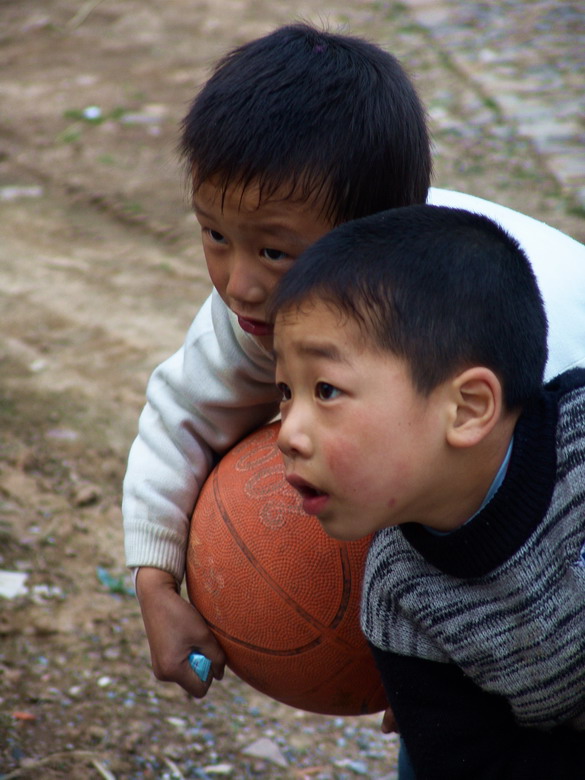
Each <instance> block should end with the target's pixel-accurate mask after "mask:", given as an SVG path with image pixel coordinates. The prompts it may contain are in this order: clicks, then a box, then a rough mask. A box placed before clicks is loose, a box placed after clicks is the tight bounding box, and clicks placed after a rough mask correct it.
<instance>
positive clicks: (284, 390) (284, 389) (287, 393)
mask: <svg viewBox="0 0 585 780" xmlns="http://www.w3.org/2000/svg"><path fill="white" fill-rule="evenodd" d="M276 386H277V387H278V389H279V390H280V392H281V394H282V398H281V403H282V401H290V399H291V398H292V393H291V390H290V387H289V386H288V385H287V384H285V383H284V382H278V383H277V385H276Z"/></svg>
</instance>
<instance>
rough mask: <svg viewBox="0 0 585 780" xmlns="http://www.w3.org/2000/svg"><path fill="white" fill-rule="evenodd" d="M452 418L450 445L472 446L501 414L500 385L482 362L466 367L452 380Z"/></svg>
mask: <svg viewBox="0 0 585 780" xmlns="http://www.w3.org/2000/svg"><path fill="white" fill-rule="evenodd" d="M450 395H451V407H450V408H451V418H450V424H449V428H448V431H447V441H448V443H449V444H450V445H451V446H452V447H473V446H474V445H475V444H478V443H479V442H480V441H482V440H483V439H484V438H485V437H486V436H487V435H488V433H490V431H491V430H492V429H493V427H494V426H495V424H496V423H497V422H498V420H499V419H500V418H501V415H502V406H503V398H502V395H503V391H502V385H501V382H500V380H499V379H498V377H497V376H496V375H495V374H494V372H493V371H491V370H490V369H489V368H485V366H474V367H473V368H468V369H466V370H465V371H463V372H462V373H461V374H457V376H455V378H454V379H453V380H452V382H451V386H450Z"/></svg>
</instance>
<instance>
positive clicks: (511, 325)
mask: <svg viewBox="0 0 585 780" xmlns="http://www.w3.org/2000/svg"><path fill="white" fill-rule="evenodd" d="M315 301H324V302H326V303H327V304H331V305H332V306H333V307H334V308H335V309H336V310H338V311H339V312H340V313H341V315H342V316H349V317H351V318H353V319H355V320H357V321H358V322H359V324H360V326H361V328H362V333H363V334H364V337H365V338H366V340H368V341H370V342H371V343H372V345H373V346H374V347H375V348H377V349H380V350H385V351H389V352H392V353H393V354H395V355H397V356H399V357H402V358H404V359H405V360H406V362H407V364H408V366H409V369H410V373H411V377H412V380H413V384H414V386H415V387H416V389H417V390H418V391H419V392H420V393H422V394H423V395H428V394H429V393H430V392H431V391H432V390H433V389H434V388H435V387H437V386H438V385H439V384H441V383H442V382H443V381H445V380H447V379H448V378H449V377H451V376H454V375H455V374H456V373H457V372H458V371H460V370H463V369H465V368H469V367H471V366H474V365H482V366H486V367H487V368H490V369H491V370H492V371H494V373H495V374H496V375H497V376H498V378H499V379H500V381H501V382H502V386H503V393H504V404H505V406H506V407H507V408H508V409H516V408H518V407H521V406H522V405H523V404H525V403H526V402H527V401H528V400H529V399H530V398H531V397H532V396H533V395H534V394H535V393H536V392H537V391H538V390H539V388H540V387H541V386H542V382H543V375H544V367H545V364H546V360H547V320H546V314H545V310H544V305H543V302H542V297H541V294H540V291H539V289H538V285H537V282H536V278H535V276H534V273H533V271H532V268H531V265H530V263H529V261H528V258H527V257H526V255H525V253H524V251H523V250H522V249H521V248H520V245H519V244H518V242H517V241H516V240H515V239H514V238H512V237H511V236H510V235H509V234H508V233H507V232H506V231H505V230H503V228H501V227H500V226H499V225H497V224H496V223H495V222H493V221H492V220H491V219H489V218H488V217H485V216H483V215H480V214H474V213H471V212H469V211H465V210H463V209H452V208H447V207H444V206H425V205H418V206H410V207H405V208H399V209H393V210H391V211H386V212H384V213H381V214H377V215H373V216H369V217H364V218H362V219H359V220H356V221H354V222H348V223H346V224H344V225H341V226H340V227H337V228H335V229H334V230H332V231H331V232H330V233H328V234H327V235H325V236H324V237H323V238H321V239H319V240H318V241H317V242H316V243H315V244H313V245H312V246H311V247H309V248H308V249H307V250H305V252H303V254H302V255H301V256H300V257H299V258H298V259H297V260H296V261H295V264H294V265H293V267H292V268H291V270H290V271H289V272H288V273H287V274H285V276H284V277H283V278H282V280H281V281H280V282H279V285H278V286H277V288H276V290H275V292H274V294H273V296H272V299H271V306H270V313H271V316H272V317H274V316H275V315H276V314H277V312H278V311H281V310H289V309H291V308H293V309H294V308H296V309H298V310H299V311H300V312H302V310H303V305H304V304H306V303H313V302H315Z"/></svg>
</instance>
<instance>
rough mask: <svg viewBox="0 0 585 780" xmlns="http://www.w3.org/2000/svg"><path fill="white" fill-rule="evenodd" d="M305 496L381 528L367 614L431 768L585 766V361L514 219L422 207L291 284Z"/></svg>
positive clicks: (548, 771)
mask: <svg viewBox="0 0 585 780" xmlns="http://www.w3.org/2000/svg"><path fill="white" fill-rule="evenodd" d="M274 311H275V312H276V320H275V351H276V356H277V364H276V379H277V382H278V386H279V388H280V390H281V393H282V401H281V415H282V423H281V428H280V434H279V447H280V448H281V450H282V452H283V454H284V460H285V466H286V472H287V479H288V481H289V482H290V484H291V485H292V486H293V487H295V488H296V489H297V490H298V492H299V493H300V495H301V497H302V500H303V508H304V510H305V511H306V512H307V513H309V514H311V515H315V516H316V517H317V518H318V519H319V522H320V523H321V525H322V527H323V529H324V530H325V531H326V532H327V533H329V534H330V535H331V536H333V537H335V538H337V539H341V540H353V539H358V538H361V537H363V536H366V535H369V534H371V533H376V535H375V537H374V541H373V542H372V546H371V548H370V553H369V557H368V561H367V564H366V571H365V577H364V590H363V600H362V628H363V630H364V632H365V634H366V636H367V638H368V640H369V641H370V643H371V646H372V648H373V652H374V656H375V658H376V662H377V664H378V667H379V669H380V672H381V674H382V678H383V682H384V687H385V689H386V693H387V696H388V700H389V703H390V706H391V707H392V709H393V711H394V715H395V717H396V719H397V722H398V726H399V728H400V732H401V735H402V738H403V739H404V741H405V743H406V746H407V749H408V752H409V755H410V757H411V760H412V763H413V766H414V769H415V773H416V777H417V778H420V779H421V780H424V779H425V778H437V780H444V779H445V778H449V780H456V778H468V779H471V778H472V779H473V780H475V779H476V778H480V777H481V778H494V780H496V779H497V780H501V779H502V778H508V777H509V778H517V779H518V778H519V779H525V780H527V779H528V778H530V779H531V780H534V779H535V778H543V779H546V780H551V778H563V780H573V779H574V780H576V779H577V778H583V777H585V666H584V664H583V659H584V658H585V370H584V369H574V370H572V371H569V372H566V373H564V374H561V375H559V376H558V377H557V378H556V379H555V380H554V381H552V382H550V383H549V384H547V385H546V386H543V384H542V380H543V375H544V370H545V364H546V361H547V322H546V315H545V311H544V306H543V303H542V299H541V296H540V293H539V290H538V286H537V283H536V279H535V277H534V274H533V272H532V270H531V267H530V263H529V262H528V259H527V258H526V256H525V254H524V253H523V252H522V250H521V249H520V248H519V245H518V243H517V242H516V241H514V240H513V239H512V238H511V237H510V236H509V234H507V233H506V232H504V231H503V230H502V229H501V228H500V227H499V226H497V225H496V224H495V223H494V222H492V221H491V220H489V219H487V218H486V217H484V216H480V215H477V214H472V213H470V212H467V211H464V210H460V209H448V208H442V207H433V206H412V207H408V208H402V209H395V210H392V211H389V212H385V213H382V214H377V215H374V216H371V217H366V218H363V219H361V220H357V221H355V222H353V223H348V224H346V225H343V226H341V227H339V228H337V229H335V230H334V231H333V232H331V233H330V234H328V235H327V236H325V237H324V238H323V239H321V240H320V241H318V242H317V243H316V244H315V245H314V246H313V247H311V248H310V249H308V250H307V251H306V252H305V253H304V254H303V255H302V257H301V258H299V260H298V261H297V263H296V264H295V266H294V268H293V269H291V271H290V272H289V273H288V274H287V275H286V277H284V278H283V279H282V280H281V282H280V283H279V286H278V289H277V291H276V294H275V298H274Z"/></svg>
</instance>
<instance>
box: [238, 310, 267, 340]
mask: <svg viewBox="0 0 585 780" xmlns="http://www.w3.org/2000/svg"><path fill="white" fill-rule="evenodd" d="M237 318H238V324H239V326H240V328H241V329H242V330H245V331H246V333H251V334H252V336H271V335H272V333H273V331H274V326H273V325H272V324H271V323H269V322H263V321H262V320H253V319H250V318H249V317H242V316H241V315H240V314H238V315H237Z"/></svg>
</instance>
